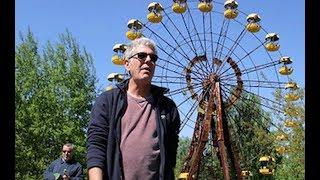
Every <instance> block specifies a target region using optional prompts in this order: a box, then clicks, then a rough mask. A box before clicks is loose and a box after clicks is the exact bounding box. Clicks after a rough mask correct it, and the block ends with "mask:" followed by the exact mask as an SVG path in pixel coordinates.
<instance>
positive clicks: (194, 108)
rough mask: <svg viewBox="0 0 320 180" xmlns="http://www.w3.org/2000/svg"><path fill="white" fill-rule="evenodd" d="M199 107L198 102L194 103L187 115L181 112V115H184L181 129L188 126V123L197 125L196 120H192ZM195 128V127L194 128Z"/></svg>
mask: <svg viewBox="0 0 320 180" xmlns="http://www.w3.org/2000/svg"><path fill="white" fill-rule="evenodd" d="M197 107H198V104H197V101H194V102H193V104H192V106H191V108H190V110H188V112H187V114H185V113H184V112H182V111H180V112H181V114H183V116H184V118H183V120H182V122H181V124H182V126H181V129H183V127H184V126H185V125H186V124H188V122H191V123H194V124H195V123H196V122H195V121H194V120H192V119H191V116H192V115H194V112H195V111H196V109H197ZM192 128H194V126H193V127H192Z"/></svg>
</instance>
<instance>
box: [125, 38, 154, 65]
mask: <svg viewBox="0 0 320 180" xmlns="http://www.w3.org/2000/svg"><path fill="white" fill-rule="evenodd" d="M140 46H147V47H149V48H150V49H151V50H152V51H153V52H154V53H155V54H157V50H156V44H155V42H154V41H153V40H151V39H149V38H146V37H141V38H138V39H135V40H133V41H131V43H130V44H129V45H128V46H127V49H126V51H125V52H124V54H123V58H124V59H125V60H129V58H130V57H131V56H132V55H134V54H135V53H137V52H136V50H137V48H138V47H140Z"/></svg>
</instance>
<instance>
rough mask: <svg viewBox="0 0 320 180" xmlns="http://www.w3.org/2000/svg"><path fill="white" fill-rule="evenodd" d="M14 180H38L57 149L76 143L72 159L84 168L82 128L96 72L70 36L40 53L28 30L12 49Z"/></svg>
mask: <svg viewBox="0 0 320 180" xmlns="http://www.w3.org/2000/svg"><path fill="white" fill-rule="evenodd" d="M15 64H16V69H15V79H16V80H15V108H16V109H15V116H16V128H15V130H16V141H15V152H16V154H15V157H16V159H15V163H16V169H15V171H16V179H42V178H43V176H42V174H43V172H44V170H45V169H46V168H47V166H48V165H49V164H50V163H51V162H52V161H53V160H54V159H56V158H58V157H59V156H60V155H61V149H62V145H63V144H64V143H66V142H71V143H73V144H74V145H75V154H74V156H75V158H76V159H77V160H78V161H79V162H80V163H81V164H82V165H83V166H84V168H85V152H86V148H85V143H86V137H85V134H86V127H87V123H88V121H89V116H90V110H91V106H92V103H93V101H94V98H95V97H96V92H95V83H96V77H95V69H94V66H93V60H92V57H91V56H90V54H88V53H87V51H86V50H85V49H83V50H82V51H81V50H80V48H79V45H78V43H77V42H76V40H75V39H74V38H73V37H72V35H71V33H70V32H68V31H67V32H66V34H61V35H59V42H58V43H56V44H55V45H52V44H51V42H48V43H47V44H46V46H45V47H44V49H43V51H42V52H40V50H39V45H38V42H37V41H36V39H35V38H34V35H33V34H32V32H31V31H30V30H28V32H27V34H26V35H25V36H23V35H22V34H21V35H20V42H19V43H18V45H17V46H16V50H15Z"/></svg>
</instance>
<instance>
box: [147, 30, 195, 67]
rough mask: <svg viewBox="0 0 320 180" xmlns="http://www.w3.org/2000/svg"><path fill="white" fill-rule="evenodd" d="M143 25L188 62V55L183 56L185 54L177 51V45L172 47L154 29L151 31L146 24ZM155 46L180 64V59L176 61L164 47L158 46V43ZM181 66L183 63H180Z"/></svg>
mask: <svg viewBox="0 0 320 180" xmlns="http://www.w3.org/2000/svg"><path fill="white" fill-rule="evenodd" d="M144 27H146V28H147V29H148V30H149V31H150V32H151V33H152V35H155V37H156V38H159V39H160V40H161V41H162V42H164V43H165V44H166V45H167V46H169V47H170V48H171V50H173V51H175V52H177V53H179V54H180V55H181V56H182V57H184V58H185V59H184V60H185V61H186V62H188V60H189V57H187V56H185V55H184V54H182V53H181V52H180V51H178V48H179V47H177V48H175V47H173V46H172V45H171V44H170V43H168V42H167V41H166V40H165V39H163V38H162V37H161V36H160V35H158V34H157V33H156V32H155V31H153V30H152V29H151V28H149V27H148V26H146V25H144ZM158 44H161V43H160V41H158ZM157 47H158V48H159V49H160V50H161V51H162V52H164V53H165V54H167V55H168V56H170V57H171V58H172V59H174V60H175V61H176V62H178V63H179V64H180V65H182V64H181V62H180V61H178V60H177V59H175V58H174V57H172V55H170V54H169V53H168V52H167V51H166V50H165V49H164V48H162V47H161V46H158V45H157ZM182 66H183V65H182Z"/></svg>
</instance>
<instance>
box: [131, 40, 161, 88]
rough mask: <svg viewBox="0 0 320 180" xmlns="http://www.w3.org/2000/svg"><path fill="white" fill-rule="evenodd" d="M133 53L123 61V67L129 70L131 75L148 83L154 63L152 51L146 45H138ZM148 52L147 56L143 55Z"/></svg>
mask: <svg viewBox="0 0 320 180" xmlns="http://www.w3.org/2000/svg"><path fill="white" fill-rule="evenodd" d="M134 54H135V55H134V56H133V57H132V58H130V59H129V61H126V62H125V67H126V69H127V70H128V71H130V74H131V77H132V78H133V79H134V80H138V81H141V82H145V83H150V82H151V79H152V77H153V74H154V70H155V66H156V63H155V62H154V61H152V57H151V56H154V55H155V54H154V52H153V51H152V49H150V48H149V47H148V46H143V45H142V46H139V47H138V48H136V50H135V53H134ZM146 54H148V55H147V56H145V55H146ZM150 54H151V55H150Z"/></svg>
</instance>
